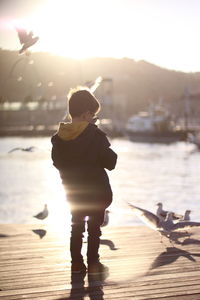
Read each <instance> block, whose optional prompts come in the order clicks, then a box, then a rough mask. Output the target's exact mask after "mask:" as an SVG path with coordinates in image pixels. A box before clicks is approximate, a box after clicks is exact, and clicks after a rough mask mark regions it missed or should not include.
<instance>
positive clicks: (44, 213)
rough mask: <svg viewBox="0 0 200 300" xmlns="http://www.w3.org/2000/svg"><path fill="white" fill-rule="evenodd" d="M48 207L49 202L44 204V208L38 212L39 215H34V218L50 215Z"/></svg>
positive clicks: (42, 218) (43, 217)
mask: <svg viewBox="0 0 200 300" xmlns="http://www.w3.org/2000/svg"><path fill="white" fill-rule="evenodd" d="M48 214H49V212H48V208H47V204H45V205H44V209H43V211H41V212H40V213H38V214H37V215H35V216H33V217H34V218H37V219H39V220H44V219H45V218H47V217H48Z"/></svg>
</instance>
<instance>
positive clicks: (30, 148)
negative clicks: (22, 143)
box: [8, 146, 35, 153]
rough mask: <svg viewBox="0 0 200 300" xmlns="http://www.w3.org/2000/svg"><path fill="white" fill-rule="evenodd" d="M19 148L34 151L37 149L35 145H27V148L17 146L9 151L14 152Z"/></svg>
mask: <svg viewBox="0 0 200 300" xmlns="http://www.w3.org/2000/svg"><path fill="white" fill-rule="evenodd" d="M17 150H21V151H26V152H33V151H34V150H35V147H34V146H31V147H27V148H22V147H16V148H13V149H11V150H10V151H8V153H12V152H14V151H17Z"/></svg>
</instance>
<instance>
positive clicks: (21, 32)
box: [16, 27, 39, 54]
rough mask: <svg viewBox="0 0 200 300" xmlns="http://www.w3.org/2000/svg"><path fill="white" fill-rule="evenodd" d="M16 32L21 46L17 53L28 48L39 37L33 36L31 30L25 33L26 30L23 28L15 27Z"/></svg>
mask: <svg viewBox="0 0 200 300" xmlns="http://www.w3.org/2000/svg"><path fill="white" fill-rule="evenodd" d="M16 30H17V33H18V37H19V41H20V43H21V45H23V46H22V48H21V49H20V50H19V54H22V53H24V52H25V51H26V50H27V49H28V48H30V47H31V46H33V45H34V44H35V43H36V42H37V41H38V40H39V37H38V36H36V37H33V32H32V31H30V32H29V33H27V31H26V30H25V29H23V28H17V27H16Z"/></svg>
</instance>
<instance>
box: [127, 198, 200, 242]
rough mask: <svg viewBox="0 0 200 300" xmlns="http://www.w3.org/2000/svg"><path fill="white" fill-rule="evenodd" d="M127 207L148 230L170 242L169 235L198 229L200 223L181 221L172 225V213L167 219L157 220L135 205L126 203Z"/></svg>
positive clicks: (148, 212) (168, 214)
mask: <svg viewBox="0 0 200 300" xmlns="http://www.w3.org/2000/svg"><path fill="white" fill-rule="evenodd" d="M128 204H129V206H130V207H131V208H132V209H133V212H134V213H135V214H136V215H137V216H138V217H139V218H140V219H141V220H142V221H143V222H144V223H145V224H146V225H147V226H149V227H150V228H152V229H153V230H156V231H158V232H159V233H160V234H161V237H162V236H165V237H167V238H168V239H169V240H170V242H171V241H172V239H171V234H172V233H173V232H174V231H178V230H185V229H191V227H199V226H200V222H189V221H183V222H179V223H175V224H174V223H173V213H171V212H168V213H167V217H166V219H165V220H161V219H159V217H158V216H156V215H154V214H153V213H152V212H150V211H148V210H145V209H142V208H140V207H137V206H135V205H132V204H130V203H128Z"/></svg>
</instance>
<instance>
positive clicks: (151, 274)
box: [0, 224, 200, 300]
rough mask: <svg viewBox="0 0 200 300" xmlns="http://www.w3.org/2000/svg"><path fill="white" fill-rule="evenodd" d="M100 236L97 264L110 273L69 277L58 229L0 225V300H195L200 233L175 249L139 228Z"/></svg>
mask: <svg viewBox="0 0 200 300" xmlns="http://www.w3.org/2000/svg"><path fill="white" fill-rule="evenodd" d="M102 231H103V235H102V240H101V247H100V254H101V261H102V263H104V264H105V265H106V266H108V268H109V273H108V274H105V275H104V276H101V278H100V277H95V276H87V274H86V275H75V276H72V277H71V272H70V255H69V233H66V234H65V233H64V232H63V228H62V231H59V230H58V229H57V228H56V230H53V229H52V227H49V226H48V227H47V226H46V227H45V225H36V224H34V225H14V224H12V225H8V224H2V225H0V300H18V299H29V300H33V299H38V300H53V299H59V300H64V299H74V300H89V299H90V300H96V299H98V300H111V299H115V300H119V299H123V300H126V299H136V300H142V299H147V300H150V299H164V300H173V299H174V300H175V299H176V300H177V299H180V300H186V299H187V300H199V299H200V230H197V229H196V231H193V235H192V236H190V237H185V238H183V237H182V238H181V239H179V240H177V243H176V244H174V247H173V245H171V244H170V243H169V241H167V240H164V244H162V243H160V237H159V234H158V233H156V232H154V231H152V230H150V229H148V228H146V227H143V226H141V227H140V226H138V227H109V226H107V227H105V228H102ZM85 252H86V243H84V247H83V253H85Z"/></svg>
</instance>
